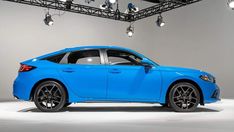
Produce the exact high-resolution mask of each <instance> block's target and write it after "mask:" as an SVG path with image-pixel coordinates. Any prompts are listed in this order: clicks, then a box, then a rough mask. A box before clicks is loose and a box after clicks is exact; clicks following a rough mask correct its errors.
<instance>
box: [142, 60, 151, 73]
mask: <svg viewBox="0 0 234 132" xmlns="http://www.w3.org/2000/svg"><path fill="white" fill-rule="evenodd" d="M141 65H142V66H144V68H145V73H148V72H149V71H150V69H152V67H153V66H152V64H150V63H149V62H145V61H142V62H141Z"/></svg>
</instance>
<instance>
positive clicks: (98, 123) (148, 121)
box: [0, 100, 234, 132]
mask: <svg viewBox="0 0 234 132" xmlns="http://www.w3.org/2000/svg"><path fill="white" fill-rule="evenodd" d="M233 129H234V100H222V101H221V102H218V103H214V104H209V105H206V106H205V107H203V106H202V107H199V108H198V109H197V110H196V111H195V112H193V113H177V112H173V111H171V110H170V109H168V108H162V107H161V106H159V105H157V104H138V103H127V104H120V103H115V104H111V103H82V104H73V105H71V106H70V107H69V108H66V109H64V110H63V111H62V112H58V113H42V112H40V111H38V110H37V109H36V108H35V105H34V104H33V103H29V102H0V132H6V131H7V132H16V131H17V132H20V131H23V132H31V131H33V132H46V131H52V132H64V131H66V130H69V132H72V131H74V132H78V131H82V132H86V131H87V132H92V131H95V132H103V131H104V132H105V131H108V132H123V131H134V132H159V131H160V132H161V131H180V132H185V131H189V132H193V131H206V132H220V131H222V132H229V131H230V132H231V131H233Z"/></svg>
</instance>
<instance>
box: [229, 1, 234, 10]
mask: <svg viewBox="0 0 234 132" xmlns="http://www.w3.org/2000/svg"><path fill="white" fill-rule="evenodd" d="M228 6H229V7H230V8H231V9H234V0H229V1H228Z"/></svg>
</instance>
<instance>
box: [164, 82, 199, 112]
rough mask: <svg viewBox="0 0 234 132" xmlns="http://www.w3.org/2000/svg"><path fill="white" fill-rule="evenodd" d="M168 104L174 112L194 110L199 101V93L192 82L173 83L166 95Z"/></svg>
mask: <svg viewBox="0 0 234 132" xmlns="http://www.w3.org/2000/svg"><path fill="white" fill-rule="evenodd" d="M168 97H169V98H168V100H169V106H171V107H172V108H173V109H174V111H176V112H192V111H195V109H196V108H197V106H198V104H199V103H200V93H199V91H198V89H197V87H195V86H194V85H193V84H191V83H187V82H181V83H177V84H175V85H174V86H173V87H172V88H171V90H170V92H169V96H168Z"/></svg>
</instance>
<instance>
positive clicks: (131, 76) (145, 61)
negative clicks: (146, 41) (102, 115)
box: [13, 46, 220, 112]
mask: <svg viewBox="0 0 234 132" xmlns="http://www.w3.org/2000/svg"><path fill="white" fill-rule="evenodd" d="M13 87H14V88H13V94H14V97H16V98H17V99H20V100H26V101H30V100H31V101H34V103H35V105H36V106H37V108H38V109H39V110H41V111H43V112H56V111H59V110H61V109H62V108H63V107H67V106H69V105H70V104H71V103H80V102H110V101H111V102H142V103H160V104H161V105H163V106H165V107H170V108H172V109H173V110H175V111H177V112H190V111H194V110H195V109H196V108H197V106H198V105H199V104H201V105H204V104H206V103H213V102H216V101H218V100H219V94H220V90H219V87H218V86H217V85H216V82H215V77H214V76H212V75H211V74H209V73H206V72H203V71H200V70H195V69H188V68H180V67H170V66H161V65H159V64H157V63H155V62H154V61H152V60H150V59H149V58H147V57H145V56H144V55H142V54H139V53H137V52H135V51H133V50H130V49H127V48H122V47H117V46H86V47H76V48H66V49H63V50H60V51H57V52H53V53H50V54H46V55H43V56H40V57H36V58H33V59H30V60H27V61H24V62H22V63H21V66H20V69H19V74H18V77H17V78H16V80H15V81H14V86H13Z"/></svg>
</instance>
